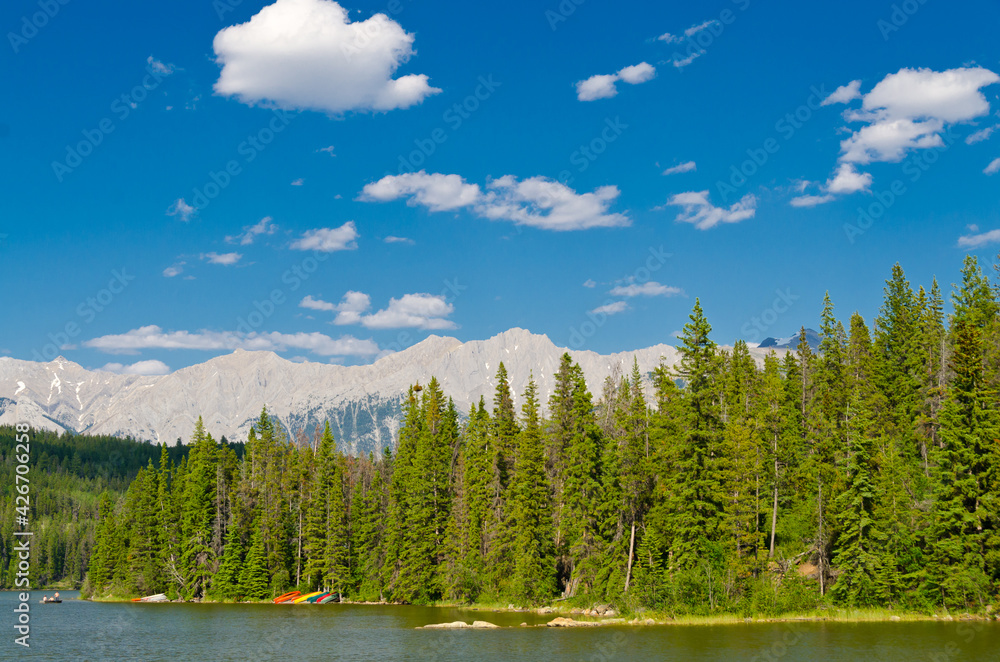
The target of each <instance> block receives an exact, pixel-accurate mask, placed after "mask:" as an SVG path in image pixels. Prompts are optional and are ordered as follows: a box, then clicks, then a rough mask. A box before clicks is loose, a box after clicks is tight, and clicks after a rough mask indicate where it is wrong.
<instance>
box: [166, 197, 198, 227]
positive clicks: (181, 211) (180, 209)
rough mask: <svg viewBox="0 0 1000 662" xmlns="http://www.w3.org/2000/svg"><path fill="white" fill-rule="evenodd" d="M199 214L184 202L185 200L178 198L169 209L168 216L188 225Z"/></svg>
mask: <svg viewBox="0 0 1000 662" xmlns="http://www.w3.org/2000/svg"><path fill="white" fill-rule="evenodd" d="M197 213H198V210H197V209H195V208H194V207H192V206H191V205H189V204H188V203H187V202H185V201H184V198H177V200H175V201H174V203H173V204H172V205H170V206H169V207H168V208H167V216H176V217H177V218H179V219H180V220H181V221H183V222H185V223H187V222H188V221H190V220H191V218H192V217H194V215H195V214H197Z"/></svg>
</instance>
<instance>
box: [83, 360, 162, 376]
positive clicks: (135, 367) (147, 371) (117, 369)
mask: <svg viewBox="0 0 1000 662" xmlns="http://www.w3.org/2000/svg"><path fill="white" fill-rule="evenodd" d="M100 370H103V371H104V372H113V373H116V374H119V375H147V376H148V375H169V374H170V366H168V365H167V364H166V363H164V362H163V361H136V362H135V363H133V364H131V365H123V364H121V363H105V364H104V366H103V367H102V368H100Z"/></svg>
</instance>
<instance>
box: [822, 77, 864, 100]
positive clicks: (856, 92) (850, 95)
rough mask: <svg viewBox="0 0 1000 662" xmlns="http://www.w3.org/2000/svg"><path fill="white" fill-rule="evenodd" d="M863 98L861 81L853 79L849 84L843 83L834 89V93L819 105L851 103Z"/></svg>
mask: <svg viewBox="0 0 1000 662" xmlns="http://www.w3.org/2000/svg"><path fill="white" fill-rule="evenodd" d="M860 98H861V81H860V80H852V81H851V82H850V83H848V84H847V85H841V86H840V87H838V88H837V89H835V90H834V91H833V94H831V95H830V96H828V97H827V98H825V99H823V101H821V102H820V104H819V105H821V106H829V105H831V104H835V103H849V102H851V101H854V100H855V99H860Z"/></svg>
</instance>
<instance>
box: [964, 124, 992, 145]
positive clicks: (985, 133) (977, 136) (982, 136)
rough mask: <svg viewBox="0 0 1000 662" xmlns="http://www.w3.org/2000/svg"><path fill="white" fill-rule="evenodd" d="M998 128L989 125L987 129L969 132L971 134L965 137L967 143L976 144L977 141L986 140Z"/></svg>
mask: <svg viewBox="0 0 1000 662" xmlns="http://www.w3.org/2000/svg"><path fill="white" fill-rule="evenodd" d="M996 130H997V128H996V127H995V126H988V127H986V128H985V129H981V130H979V131H976V132H975V133H972V134H969V136H968V137H967V138H966V139H965V144H966V145H975V144H976V143H981V142H983V141H984V140H989V139H990V136H992V135H993V132H994V131H996Z"/></svg>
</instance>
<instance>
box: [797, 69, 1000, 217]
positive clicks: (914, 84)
mask: <svg viewBox="0 0 1000 662" xmlns="http://www.w3.org/2000/svg"><path fill="white" fill-rule="evenodd" d="M997 82H1000V76H997V74H995V73H993V72H992V71H990V70H988V69H984V68H982V67H963V68H958V69H949V70H946V71H932V70H930V69H907V68H903V69H900V70H899V71H897V72H896V73H894V74H889V75H887V76H886V77H885V78H883V79H882V80H881V81H879V83H878V84H876V85H875V87H874V88H872V90H871V91H870V92H868V94H864V95H863V94H861V83H860V81H851V82H850V83H848V84H847V85H844V86H843V87H839V88H837V90H836V91H834V93H833V94H831V95H830V96H828V97H827V98H826V99H824V100H823V102H822V103H823V105H828V104H832V103H849V102H851V101H853V100H854V99H858V98H860V99H861V109H860V110H857V109H849V110H847V111H845V113H844V117H845V118H846V119H847V121H849V122H861V123H863V124H864V126H862V127H861V128H859V129H857V130H854V131H852V132H851V135H850V137H848V138H846V139H845V140H842V141H841V143H840V152H841V153H840V157H839V161H840V166H839V167H838V168H837V171H836V172H835V173H834V175H833V176H832V177H831V178H830V180H828V181H827V183H826V185H825V186H824V187H823V189H824V195H801V196H799V197H796V198H793V199H792V201H791V204H792V205H793V206H797V207H811V206H815V205H817V204H822V203H824V202H829V201H830V200H832V199H834V197H835V196H837V195H845V194H850V193H857V192H859V191H870V190H871V186H872V176H871V174H869V173H862V172H858V170H857V169H856V168H855V166H854V164H868V163H875V162H893V163H894V162H899V161H902V160H903V159H904V158H905V157H906V155H907V154H909V153H910V152H912V151H914V150H920V149H930V148H941V147H944V145H945V142H944V139H943V137H942V132H943V131H944V130H945V128H946V127H947V126H948V125H950V124H955V123H957V122H968V121H970V120H973V119H975V118H976V117H980V116H982V115H986V114H988V113H989V112H990V104H989V101H987V99H986V97H985V95H984V94H983V93H982V92H981V91H980V88H983V87H987V86H989V85H993V84H994V83H997ZM991 132H992V131H990V130H986V129H984V130H983V131H981V132H978V133H976V134H973V135H972V136H969V138H967V139H966V142H969V143H972V142H977V141H979V140H985V139H986V138H988V137H989V134H990V133H991Z"/></svg>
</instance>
